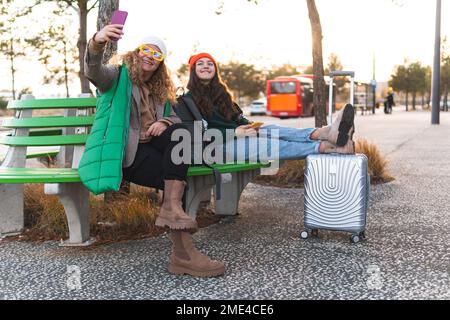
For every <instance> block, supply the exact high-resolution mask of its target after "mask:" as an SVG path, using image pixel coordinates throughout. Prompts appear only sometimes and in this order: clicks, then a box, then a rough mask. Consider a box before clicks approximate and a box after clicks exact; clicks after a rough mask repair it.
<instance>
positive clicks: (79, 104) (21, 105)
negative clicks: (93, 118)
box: [8, 98, 97, 110]
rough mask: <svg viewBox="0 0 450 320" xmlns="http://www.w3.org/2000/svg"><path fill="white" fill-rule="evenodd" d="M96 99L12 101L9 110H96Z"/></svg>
mask: <svg viewBox="0 0 450 320" xmlns="http://www.w3.org/2000/svg"><path fill="white" fill-rule="evenodd" d="M96 102H97V99H96V98H66V99H37V100H33V99H31V100H12V101H10V102H9V103H8V109H15V110H25V109H66V108H95V104H96Z"/></svg>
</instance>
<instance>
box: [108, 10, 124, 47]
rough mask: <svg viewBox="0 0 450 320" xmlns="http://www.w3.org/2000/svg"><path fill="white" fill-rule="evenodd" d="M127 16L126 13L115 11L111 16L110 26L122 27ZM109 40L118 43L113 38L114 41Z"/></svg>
mask: <svg viewBox="0 0 450 320" xmlns="http://www.w3.org/2000/svg"><path fill="white" fill-rule="evenodd" d="M127 16H128V12H126V11H120V10H116V11H114V12H113V14H112V18H111V24H122V25H124V24H125V21H127ZM111 40H113V41H119V39H117V38H114V39H111Z"/></svg>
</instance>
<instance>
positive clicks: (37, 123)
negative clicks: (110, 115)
mask: <svg viewBox="0 0 450 320" xmlns="http://www.w3.org/2000/svg"><path fill="white" fill-rule="evenodd" d="M94 118H95V116H79V117H61V116H60V117H40V118H22V119H5V120H3V123H2V126H3V127H5V128H54V127H82V126H91V125H92V124H93V123H94Z"/></svg>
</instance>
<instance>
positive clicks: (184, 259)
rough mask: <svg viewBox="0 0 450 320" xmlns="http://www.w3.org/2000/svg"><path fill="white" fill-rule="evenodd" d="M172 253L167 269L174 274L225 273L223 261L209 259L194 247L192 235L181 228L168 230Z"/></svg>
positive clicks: (215, 275) (208, 275) (207, 275)
mask: <svg viewBox="0 0 450 320" xmlns="http://www.w3.org/2000/svg"><path fill="white" fill-rule="evenodd" d="M170 239H171V240H172V254H171V255H170V261H169V267H168V270H169V272H171V273H174V274H180V275H182V274H188V275H191V276H194V277H217V276H221V275H223V274H224V273H225V265H224V264H223V262H220V261H217V260H211V259H210V258H209V257H207V256H206V255H204V254H203V253H201V252H200V251H198V250H197V249H196V248H195V247H194V242H193V239H192V235H191V234H190V233H189V232H185V231H181V230H170Z"/></svg>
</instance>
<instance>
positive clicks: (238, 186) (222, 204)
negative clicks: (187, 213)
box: [214, 169, 261, 215]
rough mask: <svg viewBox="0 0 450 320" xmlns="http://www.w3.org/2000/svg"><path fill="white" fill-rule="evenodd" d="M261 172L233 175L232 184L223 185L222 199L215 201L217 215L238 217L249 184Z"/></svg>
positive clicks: (236, 173)
mask: <svg viewBox="0 0 450 320" xmlns="http://www.w3.org/2000/svg"><path fill="white" fill-rule="evenodd" d="M260 172H261V170H260V169H256V170H250V171H241V172H234V173H232V181H231V183H222V197H221V199H220V200H215V201H214V203H215V211H216V214H220V215H236V214H237V213H238V207H239V199H240V198H241V194H242V191H244V189H245V187H246V186H247V184H248V183H249V182H250V181H251V180H252V179H253V178H254V177H256V176H257V175H259V174H260Z"/></svg>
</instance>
